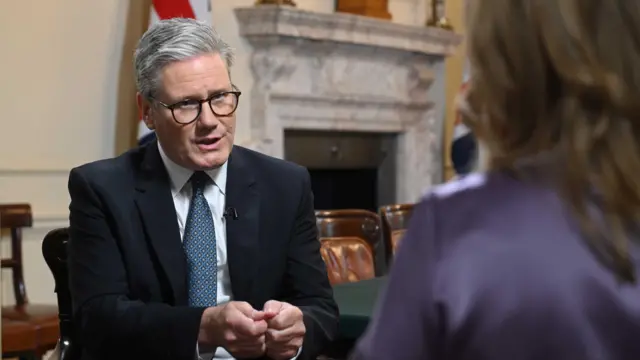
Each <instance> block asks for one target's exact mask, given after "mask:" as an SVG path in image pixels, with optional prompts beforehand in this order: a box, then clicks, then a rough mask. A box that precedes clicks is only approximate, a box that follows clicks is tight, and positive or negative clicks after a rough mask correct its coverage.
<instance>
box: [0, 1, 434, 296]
mask: <svg viewBox="0 0 640 360" xmlns="http://www.w3.org/2000/svg"><path fill="white" fill-rule="evenodd" d="M127 1H128V0H111V1H86V0H47V1H42V0H20V1H13V2H10V3H9V4H5V5H4V6H3V8H2V12H0V48H1V49H2V56H0V59H1V60H0V79H2V84H3V86H1V87H0V109H2V113H1V114H2V116H0V119H1V120H0V154H2V156H0V203H7V202H29V203H31V205H32V207H33V212H34V219H35V220H34V227H33V229H29V230H27V231H26V232H25V234H24V236H25V238H24V242H23V251H24V271H25V279H26V285H27V290H28V295H29V297H30V300H31V302H32V303H55V302H56V298H55V294H54V293H53V278H52V276H51V274H50V272H49V270H48V268H47V267H46V264H45V263H44V260H43V259H42V254H41V250H40V245H41V241H42V238H43V237H44V235H45V234H46V233H47V232H48V231H49V230H51V229H53V228H55V227H60V226H66V224H67V216H68V214H67V207H68V201H69V198H68V194H67V189H66V183H67V176H68V172H69V169H70V168H71V167H74V166H77V165H80V164H82V163H85V162H89V161H92V160H97V159H102V158H107V157H110V156H112V155H113V153H114V148H113V146H114V145H113V144H114V133H115V114H116V106H117V94H116V91H117V79H118V66H119V63H120V58H121V55H122V54H121V53H122V50H121V46H122V41H123V37H124V26H125V16H126V12H127V4H128V2H127ZM212 3H213V22H214V24H215V26H216V27H217V29H218V31H219V32H220V33H221V35H222V36H223V37H224V38H225V39H226V40H227V41H228V42H230V43H231V44H232V46H234V47H235V48H236V51H237V63H236V66H235V67H234V68H233V69H232V76H233V80H234V82H235V83H236V84H237V85H238V86H239V87H240V88H241V89H242V90H244V91H246V92H248V91H249V89H250V88H251V86H252V76H251V73H250V70H249V50H250V48H249V46H248V45H247V43H246V42H244V41H243V40H242V39H241V38H240V37H239V36H238V28H237V23H236V21H235V16H234V15H233V13H232V10H233V8H234V7H240V6H251V5H253V3H254V0H212ZM297 3H298V7H299V8H302V9H307V10H313V11H321V12H331V11H333V0H297ZM425 4H426V0H391V1H390V5H389V8H390V12H391V13H392V15H393V21H396V22H400V23H405V24H415V25H421V24H424V21H425V19H426V6H425ZM248 98H249V97H248V96H247V97H244V98H243V101H242V102H241V105H240V109H239V110H238V130H237V131H238V134H237V141H238V142H242V141H244V140H247V138H246V134H248V124H249V113H248V109H249V108H250V106H249V104H248V103H247V100H248ZM7 242H8V241H7V239H6V238H3V239H2V243H1V246H0V250H1V252H2V255H3V256H6V255H8V253H9V251H10V250H9V247H8V246H7V245H8V244H7ZM11 286H12V285H11V280H10V277H9V273H8V272H3V273H2V287H1V289H2V303H3V304H5V305H6V304H11V303H13V296H12V290H11Z"/></svg>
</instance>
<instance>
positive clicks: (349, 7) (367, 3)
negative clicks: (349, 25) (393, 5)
mask: <svg viewBox="0 0 640 360" xmlns="http://www.w3.org/2000/svg"><path fill="white" fill-rule="evenodd" d="M336 11H337V12H344V13H350V14H356V15H363V16H369V17H374V18H378V19H385V20H390V19H391V13H389V6H388V0H336Z"/></svg>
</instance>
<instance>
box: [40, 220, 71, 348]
mask: <svg viewBox="0 0 640 360" xmlns="http://www.w3.org/2000/svg"><path fill="white" fill-rule="evenodd" d="M68 243H69V229H68V228H60V229H55V230H51V231H49V233H48V234H47V235H46V236H45V237H44V240H43V241H42V255H43V256H44V260H45V261H46V262H47V265H48V266H49V269H50V270H51V273H53V278H54V279H55V282H56V287H55V292H56V294H57V296H58V318H59V322H60V340H59V343H58V347H57V349H56V351H58V356H59V357H58V359H59V360H77V359H80V346H79V344H77V342H76V341H73V339H74V338H75V336H74V328H73V306H72V303H71V293H70V291H69V270H68V268H67V244H68Z"/></svg>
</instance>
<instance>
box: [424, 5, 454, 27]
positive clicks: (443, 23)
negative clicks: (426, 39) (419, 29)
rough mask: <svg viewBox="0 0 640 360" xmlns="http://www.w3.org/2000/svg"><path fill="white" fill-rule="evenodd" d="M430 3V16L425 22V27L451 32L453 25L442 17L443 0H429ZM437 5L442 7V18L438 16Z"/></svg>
mask: <svg viewBox="0 0 640 360" xmlns="http://www.w3.org/2000/svg"><path fill="white" fill-rule="evenodd" d="M430 1H431V16H430V17H429V20H427V24H426V25H427V26H431V27H437V28H440V29H445V30H450V31H453V25H452V24H451V21H449V19H448V18H447V17H446V16H444V8H445V6H446V5H445V0H430ZM438 3H441V5H442V13H443V14H442V16H438V5H439V4H438Z"/></svg>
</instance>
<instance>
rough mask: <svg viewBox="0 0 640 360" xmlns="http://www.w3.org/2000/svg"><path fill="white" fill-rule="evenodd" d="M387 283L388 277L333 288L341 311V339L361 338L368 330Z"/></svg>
mask: <svg viewBox="0 0 640 360" xmlns="http://www.w3.org/2000/svg"><path fill="white" fill-rule="evenodd" d="M386 283H387V278H386V276H383V277H378V278H374V279H370V280H362V281H358V282H354V283H345V284H338V285H334V286H333V296H334V297H335V299H336V302H337V303H338V308H339V309H340V338H341V339H352V340H355V339H357V338H359V337H360V336H361V335H362V334H363V333H364V331H365V330H366V328H367V325H368V324H369V319H370V318H371V315H372V314H373V311H374V309H375V306H376V302H377V300H378V295H379V294H380V293H381V291H382V289H383V288H384V286H385V285H386Z"/></svg>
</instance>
